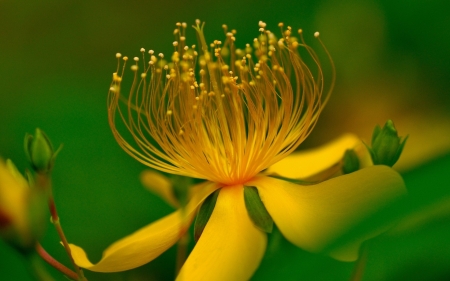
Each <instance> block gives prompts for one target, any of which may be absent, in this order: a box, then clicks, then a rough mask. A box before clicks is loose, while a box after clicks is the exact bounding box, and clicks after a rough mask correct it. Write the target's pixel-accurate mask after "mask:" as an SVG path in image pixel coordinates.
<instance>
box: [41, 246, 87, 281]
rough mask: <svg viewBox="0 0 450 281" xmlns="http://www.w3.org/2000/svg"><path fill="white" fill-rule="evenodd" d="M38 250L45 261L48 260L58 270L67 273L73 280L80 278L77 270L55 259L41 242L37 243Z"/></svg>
mask: <svg viewBox="0 0 450 281" xmlns="http://www.w3.org/2000/svg"><path fill="white" fill-rule="evenodd" d="M36 252H37V253H38V254H39V256H41V258H42V259H43V260H44V261H46V262H47V263H48V264H49V265H51V266H52V267H53V268H55V269H56V270H58V271H60V272H61V273H62V274H64V275H66V276H67V277H69V278H70V279H72V280H75V281H76V280H78V275H77V274H76V273H75V272H73V271H72V270H70V269H69V268H67V267H66V266H65V265H63V264H61V263H60V262H59V261H57V260H55V259H54V258H53V257H52V256H51V255H50V254H49V253H47V251H46V250H45V249H44V248H43V247H42V245H41V244H39V243H37V244H36Z"/></svg>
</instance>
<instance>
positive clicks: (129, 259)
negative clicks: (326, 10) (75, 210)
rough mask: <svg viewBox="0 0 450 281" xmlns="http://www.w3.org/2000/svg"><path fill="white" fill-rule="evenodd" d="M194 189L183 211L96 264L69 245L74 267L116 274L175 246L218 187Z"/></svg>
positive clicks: (134, 236) (124, 240)
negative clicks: (204, 201) (198, 209)
mask: <svg viewBox="0 0 450 281" xmlns="http://www.w3.org/2000/svg"><path fill="white" fill-rule="evenodd" d="M194 188H196V189H197V190H198V191H199V192H197V193H196V194H195V195H194V196H193V197H192V199H191V201H190V202H189V204H188V205H187V206H186V209H180V210H178V211H176V212H173V213H172V214H170V215H168V216H166V217H164V218H162V219H159V220H157V221H156V222H153V223H151V224H149V225H148V226H145V227H143V228H141V229H140V230H138V231H136V232H134V233H132V234H130V235H129V236H127V237H125V238H122V239H120V240H118V241H116V242H115V243H113V244H111V245H110V246H109V247H108V248H107V249H106V250H105V251H104V252H103V256H102V259H101V260H100V261H99V262H98V263H96V264H92V263H91V262H90V261H89V259H88V257H87V255H86V253H85V251H84V250H83V249H82V248H80V247H78V246H76V245H73V244H70V249H71V250H72V256H73V258H74V260H75V263H76V264H77V265H78V266H80V267H82V268H85V269H88V270H91V271H97V272H117V271H124V270H129V269H132V268H135V267H138V266H141V265H143V264H146V263H148V262H150V261H152V260H153V259H155V258H156V257H158V256H159V255H160V254H162V253H163V252H164V251H166V250H167V249H169V248H170V247H171V246H172V245H173V244H175V243H176V242H177V241H178V239H179V238H180V237H181V236H182V235H183V234H184V233H185V232H186V231H187V229H188V228H189V224H190V222H191V221H192V217H193V215H194V214H195V211H196V209H197V207H198V206H199V205H200V203H201V202H202V201H203V200H204V199H205V198H206V197H207V196H208V195H209V194H211V193H212V192H214V190H216V189H217V188H218V185H217V184H214V183H205V184H200V185H198V186H196V187H194Z"/></svg>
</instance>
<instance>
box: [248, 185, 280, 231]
mask: <svg viewBox="0 0 450 281" xmlns="http://www.w3.org/2000/svg"><path fill="white" fill-rule="evenodd" d="M244 201H245V207H247V212H248V215H249V216H250V219H251V220H252V221H253V223H254V224H255V225H256V226H257V227H258V228H259V229H261V230H262V231H264V232H267V233H271V232H272V229H273V220H272V217H271V216H270V214H269V212H267V210H266V207H265V206H264V204H263V202H262V201H261V198H260V197H259V193H258V189H256V187H254V186H244Z"/></svg>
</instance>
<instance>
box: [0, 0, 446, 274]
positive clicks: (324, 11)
mask: <svg viewBox="0 0 450 281" xmlns="http://www.w3.org/2000/svg"><path fill="white" fill-rule="evenodd" d="M344 2H345V3H341V2H338V1H331V0H320V1H312V0H308V1H306V0H302V1H287V0H278V1H256V0H250V1H235V0H230V1H225V2H212V1H173V2H170V3H162V2H161V3H160V2H157V1H144V0H134V1H118V0H113V1H104V0H102V1H84V2H83V1H70V0H69V1H56V0H46V1H35V2H33V1H12V0H6V1H1V2H0V11H1V12H0V14H1V15H0V26H1V28H0V42H1V43H0V58H1V59H0V61H1V65H0V77H1V78H0V80H1V86H2V91H1V93H0V155H1V157H2V158H11V159H13V161H14V163H15V164H16V165H17V167H18V168H19V169H20V170H21V171H24V169H25V168H28V167H27V164H26V163H27V160H26V156H25V154H24V152H23V138H24V135H25V133H26V132H28V133H33V132H34V130H35V128H36V127H39V128H41V129H42V130H44V131H45V132H46V134H47V135H48V136H49V137H50V138H51V140H52V142H53V145H54V146H55V147H58V146H59V144H61V143H62V144H63V145H64V148H63V150H62V151H61V152H60V153H59V155H58V157H57V159H56V161H55V167H54V172H53V186H54V194H55V199H56V202H57V204H58V207H59V214H60V217H61V224H62V225H63V227H64V229H65V232H66V235H67V237H68V239H69V241H70V242H73V243H75V244H77V245H80V246H82V247H83V248H85V249H87V251H88V253H89V256H90V257H91V260H92V261H97V260H99V259H100V257H101V253H102V251H103V250H104V249H105V248H106V247H107V246H108V245H109V244H111V243H112V242H114V241H116V240H117V239H119V238H121V237H123V236H125V235H127V234H130V233H131V232H133V231H135V230H137V229H138V228H140V227H142V226H145V225H147V224H148V223H149V222H152V221H154V220H156V219H158V218H161V217H162V216H164V215H166V214H168V213H170V212H171V211H172V209H171V208H170V207H169V206H168V205H167V204H166V203H164V202H163V200H161V199H159V198H157V197H156V196H155V195H153V194H150V193H149V192H148V191H147V190H145V189H144V188H143V187H142V186H141V184H140V182H139V179H138V177H139V173H140V172H141V171H142V170H143V169H145V168H146V167H144V166H143V165H141V164H140V163H138V162H137V161H135V160H134V159H132V158H131V157H129V156H128V155H127V154H126V153H125V152H123V151H122V150H121V149H120V147H119V146H118V144H117V143H116V142H115V140H114V138H113V136H112V134H111V132H110V129H109V126H108V122H107V109H106V96H107V91H108V89H109V85H110V81H111V76H112V75H111V74H112V73H113V72H114V71H115V69H116V59H115V54H116V53H117V52H121V53H122V54H124V55H128V56H130V57H133V56H136V55H140V52H139V49H140V48H141V47H144V48H146V49H154V50H155V52H157V53H158V52H165V53H168V52H170V51H171V50H172V49H173V47H172V42H173V40H174V38H173V35H172V31H173V29H174V27H175V22H178V21H186V22H188V23H189V24H190V23H193V22H194V20H195V19H196V18H199V19H201V20H204V21H206V25H205V33H206V37H207V39H208V40H210V41H212V40H214V39H219V40H222V39H223V38H224V35H223V32H222V29H221V25H222V24H224V23H226V24H227V25H228V26H229V27H230V28H236V29H237V31H238V33H237V35H236V37H237V41H236V44H238V46H241V47H243V46H244V44H245V43H250V42H251V41H252V40H253V38H254V37H256V36H257V35H258V25H257V24H258V21H259V20H263V21H266V22H267V24H268V27H269V28H270V29H271V30H273V31H276V30H278V27H277V23H278V22H280V21H283V22H285V24H286V25H290V26H292V27H293V29H294V30H296V29H297V28H303V30H304V34H305V40H306V41H307V42H311V45H313V47H315V48H316V49H318V54H319V56H323V52H321V51H320V47H319V45H318V44H317V43H316V42H315V41H314V37H313V36H312V34H313V33H314V32H315V31H316V30H320V32H321V38H322V40H323V41H324V42H325V44H326V45H327V47H328V49H329V50H330V52H331V53H332V55H333V59H334V61H335V63H336V68H337V75H338V79H337V85H336V90H335V92H334V94H333V97H332V99H331V101H330V103H329V105H328V107H327V108H326V109H325V110H324V113H323V114H324V115H323V118H322V119H321V120H320V121H319V124H318V127H317V128H316V130H315V131H314V133H313V134H312V135H311V137H310V138H309V139H308V140H307V141H306V145H307V146H313V145H315V144H317V143H319V142H322V143H323V142H325V141H327V140H329V139H331V138H332V137H334V136H336V135H338V134H340V133H343V132H347V131H352V129H353V128H356V127H358V128H360V127H364V128H367V130H369V131H370V130H371V129H372V128H373V126H374V125H375V124H377V123H379V124H382V123H383V122H385V121H386V120H387V119H393V121H394V122H395V123H396V127H397V129H398V130H399V132H400V135H406V134H408V133H411V132H407V131H406V132H405V131H404V129H403V127H402V124H401V122H399V123H397V119H398V118H401V117H402V116H404V115H405V114H408V113H409V112H413V111H414V112H417V111H419V112H423V113H424V116H425V115H426V114H428V113H436V112H442V113H443V116H445V117H446V118H449V113H448V109H449V108H450V106H449V101H450V95H449V94H448V89H449V86H450V81H449V79H448V77H449V76H450V69H449V67H448V66H449V65H450V56H449V55H448V50H450V37H449V36H445V34H448V33H449V31H450V30H449V29H450V17H448V14H449V10H450V4H449V2H448V1H444V0H438V1H430V2H425V1H406V0H402V1H387V0H378V1H375V0H374V1H369V0H364V1H356V0H354V1H344ZM194 34H195V33H194V30H189V31H188V42H190V43H191V44H195V40H194V38H195V35H194ZM323 60H324V61H325V62H324V68H325V71H328V67H327V65H328V64H327V63H326V59H323ZM364 100H368V101H369V103H370V102H371V101H376V100H383V101H384V100H386V101H389V102H386V104H385V106H384V105H383V106H381V107H380V106H378V107H377V106H373V107H371V108H364V109H363V110H359V111H358V110H355V107H352V106H351V105H352V102H354V103H359V102H360V101H364ZM356 109H359V108H358V107H357V108H356ZM425 113H426V114H425ZM363 116H375V117H374V119H376V120H375V121H374V122H372V121H371V122H366V120H367V119H363ZM406 119H407V118H406ZM448 134H449V132H448V131H442V136H444V135H448ZM414 138H415V136H414V135H413V134H411V135H410V139H409V140H408V143H407V144H406V146H405V150H404V153H405V154H406V153H408V149H418V148H416V147H408V146H409V144H410V143H412V142H413V141H414ZM434 141H435V140H434V139H429V143H424V144H423V145H424V146H428V145H432V144H433V142H434ZM400 160H401V159H400ZM394 167H395V166H394ZM449 169H450V155H443V156H442V157H441V158H438V159H435V160H434V161H431V162H429V163H423V165H422V166H419V167H417V168H415V169H414V170H410V171H408V172H405V173H404V177H405V182H406V185H407V187H408V189H409V190H410V199H409V203H408V204H405V205H401V206H399V209H398V210H397V211H398V212H403V213H402V214H405V215H407V214H409V213H411V212H413V211H417V210H419V211H420V210H421V208H423V207H424V206H428V205H432V204H433V203H434V202H436V201H438V199H443V198H446V197H447V198H448V197H450V177H449V173H448V171H449ZM448 225H449V221H448V218H447V220H440V221H437V222H436V221H435V222H433V223H430V224H427V225H424V226H423V227H421V228H419V229H417V230H415V231H413V232H408V233H405V234H403V235H401V236H395V237H393V236H386V235H384V236H381V237H378V238H376V239H375V240H373V241H371V242H370V243H369V244H368V251H369V252H368V253H369V255H368V264H367V271H366V273H367V274H366V275H365V278H364V280H369V281H370V280H389V281H390V280H448V279H449V278H448V276H449V275H450V274H449V273H448V270H447V271H446V268H448V264H449V260H450V258H449V257H450V249H449V248H448V245H449V243H448V237H450V235H449V228H448ZM58 241H59V240H58V238H57V234H56V232H55V230H54V229H53V228H52V226H51V225H50V226H49V229H48V231H47V233H46V236H45V237H44V239H43V241H42V244H43V245H44V247H45V248H46V249H47V251H48V252H50V253H51V254H52V255H53V256H54V257H55V258H57V259H58V260H61V261H62V262H63V263H65V264H67V265H69V262H68V260H67V257H66V256H65V253H64V249H63V248H62V247H61V246H60V245H59V243H58ZM352 267H353V264H352V263H341V262H338V261H335V260H333V259H331V258H328V257H324V256H321V255H314V254H310V253H307V252H305V251H303V250H301V249H298V248H296V247H294V246H292V245H291V244H289V242H287V241H286V240H285V239H284V238H283V237H282V235H281V234H280V233H279V232H278V231H277V230H276V228H275V229H274V231H273V233H272V234H270V235H269V245H268V249H267V253H266V256H265V257H264V259H263V261H262V264H261V266H260V268H259V269H258V271H257V272H256V274H255V275H254V278H253V280H314V281H316V280H324V281H325V280H337V281H339V280H349V277H350V275H351V271H352ZM174 268H175V250H174V249H170V250H169V251H167V252H166V253H164V254H163V255H161V256H160V257H159V258H158V259H156V260H155V261H153V262H151V263H149V264H147V265H145V266H143V267H140V268H138V269H135V270H130V271H127V272H123V273H113V274H98V273H92V272H86V276H87V277H88V278H89V280H90V281H95V280H108V281H116V280H117V281H119V280H120V281H122V280H170V279H173V277H174V273H173V271H174ZM25 269H26V267H25V265H24V260H23V258H22V257H21V256H19V255H18V254H17V253H16V252H14V251H13V250H12V249H11V248H10V247H9V246H7V245H5V244H4V243H3V242H1V241H0V279H1V280H7V281H9V280H23V281H30V280H31V279H30V277H29V276H28V275H27V273H26V271H25ZM50 270H51V269H50ZM53 273H54V276H55V278H58V279H57V280H64V279H63V278H62V277H61V276H60V275H59V274H58V273H56V272H53ZM442 276H443V277H442ZM428 277H429V278H428ZM414 278H415V279H414ZM439 278H441V279H439ZM446 278H447V279H446Z"/></svg>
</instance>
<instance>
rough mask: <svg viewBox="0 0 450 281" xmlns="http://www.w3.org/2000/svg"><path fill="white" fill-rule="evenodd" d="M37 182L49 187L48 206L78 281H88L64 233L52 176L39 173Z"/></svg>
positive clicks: (46, 187)
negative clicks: (74, 258) (54, 194)
mask: <svg viewBox="0 0 450 281" xmlns="http://www.w3.org/2000/svg"><path fill="white" fill-rule="evenodd" d="M37 182H38V185H39V186H41V187H43V188H45V189H47V190H48V192H49V196H48V208H49V209H50V215H51V216H52V223H53V225H54V226H55V228H56V231H57V232H58V235H59V238H60V239H61V242H62V244H63V246H64V249H66V253H67V256H68V257H69V259H70V262H71V263H72V266H73V268H74V269H75V272H76V274H77V279H76V280H78V281H87V279H86V277H84V274H83V270H81V268H80V267H79V266H78V265H77V264H76V263H75V261H74V260H73V257H72V251H71V250H70V247H69V242H67V239H66V236H65V235H64V231H63V229H62V226H61V223H60V221H59V216H58V211H57V210H56V204H55V199H54V197H53V191H52V184H51V180H50V177H49V176H48V175H47V174H40V173H38V174H37Z"/></svg>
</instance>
